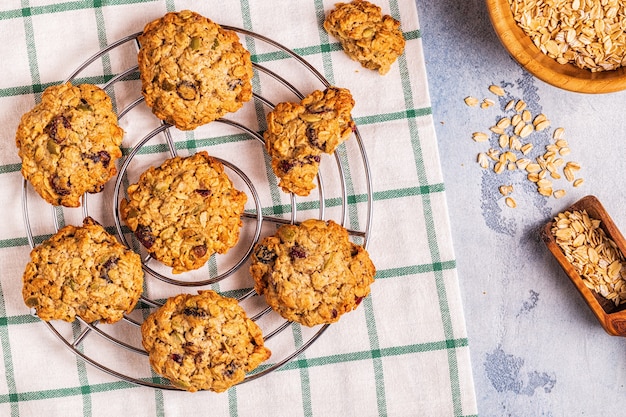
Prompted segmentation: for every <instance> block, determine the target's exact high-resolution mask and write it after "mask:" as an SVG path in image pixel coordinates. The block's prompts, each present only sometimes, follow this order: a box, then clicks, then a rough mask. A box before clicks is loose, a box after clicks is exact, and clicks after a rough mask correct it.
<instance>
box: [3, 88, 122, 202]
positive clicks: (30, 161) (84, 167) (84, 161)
mask: <svg viewBox="0 0 626 417" xmlns="http://www.w3.org/2000/svg"><path fill="white" fill-rule="evenodd" d="M123 135H124V131H123V130H122V128H120V127H119V125H118V121H117V115H116V114H115V112H114V111H113V106H112V103H111V98H110V97H109V96H108V94H107V93H106V92H105V91H104V90H102V89H101V88H99V87H97V86H95V85H92V84H81V85H78V86H74V85H72V84H70V83H66V84H61V85H55V86H51V87H48V88H46V90H45V91H44V92H43V94H42V96H41V102H40V103H39V104H37V105H35V106H34V107H33V108H32V109H31V110H30V111H28V112H27V113H25V114H24V115H23V116H22V118H21V121H20V124H19V126H18V128H17V132H16V135H15V142H16V145H17V147H18V149H19V152H18V154H19V156H20V158H21V159H22V175H23V176H24V178H26V179H27V180H28V181H29V182H30V183H31V184H32V186H33V188H34V189H35V191H36V192H37V193H38V194H39V195H40V196H41V197H42V198H43V199H44V200H46V201H47V202H48V203H50V204H53V205H62V206H66V207H79V206H80V198H81V197H82V195H83V194H85V193H98V192H100V191H102V189H103V188H104V185H105V184H106V182H107V181H109V179H111V177H113V176H114V175H115V174H116V173H117V169H116V167H115V163H116V161H117V159H119V158H120V157H121V156H122V151H121V150H120V145H121V143H122V137H123Z"/></svg>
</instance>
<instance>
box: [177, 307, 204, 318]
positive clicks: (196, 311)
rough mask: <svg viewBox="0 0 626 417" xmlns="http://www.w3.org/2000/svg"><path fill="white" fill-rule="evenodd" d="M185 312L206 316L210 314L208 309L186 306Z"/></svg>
mask: <svg viewBox="0 0 626 417" xmlns="http://www.w3.org/2000/svg"><path fill="white" fill-rule="evenodd" d="M183 314H184V315H185V316H192V317H206V316H207V315H208V314H207V312H206V311H204V310H203V309H201V308H198V307H185V309H184V310H183Z"/></svg>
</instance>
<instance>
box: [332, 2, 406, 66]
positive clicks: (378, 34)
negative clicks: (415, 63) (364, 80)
mask: <svg viewBox="0 0 626 417" xmlns="http://www.w3.org/2000/svg"><path fill="white" fill-rule="evenodd" d="M324 29H326V31H327V32H328V33H329V34H331V35H332V36H334V37H335V38H337V39H338V40H339V42H340V43H341V46H342V47H343V50H344V52H345V53H346V54H347V55H348V56H349V57H350V58H352V59H353V60H355V61H358V62H359V63H360V64H361V65H362V66H363V67H365V68H368V69H372V70H376V71H378V73H379V74H381V75H384V74H386V73H387V72H389V68H390V67H391V65H392V64H393V63H394V62H395V61H396V59H397V58H398V56H400V55H402V53H403V52H404V46H405V43H406V42H405V40H404V37H403V36H402V31H401V30H400V22H398V21H397V20H396V19H394V18H393V17H391V16H389V15H383V14H382V12H381V9H380V7H378V6H376V5H375V4H372V3H370V2H368V1H364V0H354V1H352V2H351V3H337V4H335V8H334V9H333V10H332V11H330V12H329V13H328V15H327V16H326V20H325V21H324Z"/></svg>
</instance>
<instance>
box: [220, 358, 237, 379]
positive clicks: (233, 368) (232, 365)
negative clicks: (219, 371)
mask: <svg viewBox="0 0 626 417" xmlns="http://www.w3.org/2000/svg"><path fill="white" fill-rule="evenodd" d="M237 368H238V366H237V365H236V364H235V362H231V363H229V364H228V366H227V367H226V369H224V372H223V374H224V376H225V377H226V378H230V377H232V376H233V375H234V374H235V371H237Z"/></svg>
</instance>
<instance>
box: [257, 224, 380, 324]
mask: <svg viewBox="0 0 626 417" xmlns="http://www.w3.org/2000/svg"><path fill="white" fill-rule="evenodd" d="M250 273H251V274H252V277H253V278H254V281H255V286H254V288H255V290H256V292H257V293H259V294H264V295H265V300H266V301H267V303H268V304H269V305H270V306H271V307H272V309H274V310H275V311H276V312H278V313H279V314H280V315H281V316H282V317H283V318H285V319H287V320H290V321H295V322H298V323H301V324H304V325H306V326H315V325H317V324H323V323H333V322H336V321H337V320H339V318H340V317H341V315H342V314H344V313H346V312H348V311H351V310H354V309H355V308H356V307H357V306H358V305H359V303H360V302H361V300H362V299H363V297H366V296H367V295H368V294H369V292H370V284H371V283H372V282H374V275H375V273H376V269H375V267H374V264H373V263H372V261H371V260H370V258H369V254H368V253H367V251H366V250H365V249H364V248H363V247H362V246H359V245H356V244H354V243H352V242H350V241H349V240H348V232H347V230H346V229H345V228H343V227H342V226H340V225H338V224H337V223H335V222H333V221H332V220H329V221H328V222H325V221H322V220H315V219H310V220H306V221H304V222H302V223H301V224H300V225H283V226H281V227H280V228H279V229H278V231H277V232H276V234H275V235H274V236H270V237H266V238H265V239H263V240H262V241H261V242H259V243H258V244H257V245H256V246H255V249H254V253H253V255H252V263H251V266H250Z"/></svg>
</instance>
